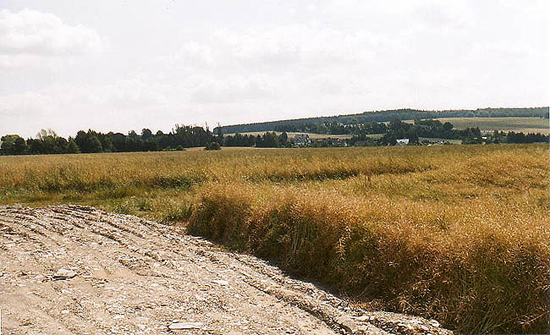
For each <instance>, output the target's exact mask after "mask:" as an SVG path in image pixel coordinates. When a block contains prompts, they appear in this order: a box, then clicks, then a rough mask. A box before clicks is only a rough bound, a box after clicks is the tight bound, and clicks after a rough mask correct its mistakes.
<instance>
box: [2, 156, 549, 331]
mask: <svg viewBox="0 0 550 335" xmlns="http://www.w3.org/2000/svg"><path fill="white" fill-rule="evenodd" d="M549 154H550V150H549V149H548V147H547V146H545V145H486V146H439V147H402V148H397V147H393V148H384V147H371V148H326V149H254V150H252V149H248V150H244V149H243V150H239V149H234V150H225V149H224V150H222V151H219V152H213V151H208V152H207V151H202V150H201V151H199V150H195V151H192V150H190V151H186V152H156V153H129V154H124V153H118V154H89V155H84V154H82V155H52V156H11V157H8V156H4V157H0V171H1V173H0V203H3V204H13V203H24V204H28V205H43V204H50V203H79V204H88V205H94V206H97V207H101V208H104V209H107V210H109V211H115V212H120V213H129V214H135V215H140V216H145V217H149V218H154V219H157V220H160V221H163V222H166V223H167V224H187V225H188V231H189V232H190V233H192V234H198V235H201V236H205V237H207V238H210V239H213V240H215V241H218V242H220V243H222V244H224V245H226V246H227V247H228V248H230V249H232V250H236V251H242V252H249V253H253V254H256V255H258V256H260V257H265V258H267V259H270V260H273V261H275V262H277V263H278V264H279V265H280V266H281V267H282V268H283V269H285V270H287V271H288V272H289V273H291V274H294V275H296V276H299V277H302V278H307V279H309V280H312V281H314V282H316V283H319V284H320V285H322V286H324V287H326V288H328V289H331V290H333V291H335V292H339V293H341V294H343V295H345V296H348V297H349V298H350V299H352V300H353V301H354V302H355V303H357V304H361V305H363V306H364V307H368V308H373V309H374V308H382V309H386V310H391V311H399V312H405V313H411V314H417V315H421V316H425V317H433V318H436V319H437V320H439V321H441V322H442V323H443V325H444V326H446V327H449V328H451V329H455V330H458V331H459V332H466V333H484V332H499V333H504V332H508V333H511V332H516V333H517V332H522V333H524V332H531V333H535V332H538V333H541V332H547V331H548V330H549V329H550V328H549V320H550V307H549V304H550V216H549V209H550V195H549V187H550V180H549V177H550V168H549Z"/></svg>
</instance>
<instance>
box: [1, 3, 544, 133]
mask: <svg viewBox="0 0 550 335" xmlns="http://www.w3.org/2000/svg"><path fill="white" fill-rule="evenodd" d="M548 3H549V2H548V1H547V0H541V1H538V0H506V1H504V0H482V1H480V0H452V1H446V0H387V1H366V0H361V1H359V0H357V1H355V0H349V1H348V0H316V1H315V0H311V1H309V0H303V1H302V0H297V1H281V0H280V1H275V0H272V1H268V0H232V1H222V0H219V1H213V0H201V1H182V0H155V1H151V0H125V1H122V0H94V1H85V0H33V1H30V0H15V1H8V0H0V135H3V134H14V133H15V134H20V135H22V136H24V137H31V136H35V134H36V133H37V132H38V131H39V130H40V129H48V128H50V129H53V130H55V131H56V132H57V133H58V134H60V135H62V136H69V135H73V136H74V134H76V132H77V131H78V130H80V129H84V130H87V129H94V130H97V131H103V132H107V131H119V132H123V133H127V132H128V131H129V130H136V131H138V133H139V132H140V131H141V129H142V128H149V129H151V130H153V131H156V130H159V129H160V130H163V131H169V130H170V129H172V128H173V126H174V125H175V124H192V125H202V126H204V125H205V124H208V125H209V126H210V128H213V127H215V126H216V125H217V124H218V123H220V124H222V125H229V124H235V123H249V122H260V121H269V120H279V119H287V118H297V117H311V116H321V115H338V114H347V113H361V112H364V111H373V110H383V109H396V108H418V109H430V110H441V109H475V108H484V107H533V106H548V105H549V104H550V67H549V60H550V49H549V42H550V41H549V36H550V31H549V22H548V19H549V17H550V16H549V15H548V14H549V7H550V5H549V4H548Z"/></svg>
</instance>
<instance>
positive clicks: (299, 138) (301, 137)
mask: <svg viewBox="0 0 550 335" xmlns="http://www.w3.org/2000/svg"><path fill="white" fill-rule="evenodd" d="M293 142H294V145H295V146H297V147H303V146H305V145H310V144H311V138H309V135H308V134H296V135H294V140H293Z"/></svg>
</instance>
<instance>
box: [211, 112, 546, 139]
mask: <svg viewBox="0 0 550 335" xmlns="http://www.w3.org/2000/svg"><path fill="white" fill-rule="evenodd" d="M548 110H549V109H548V107H532V108H481V109H475V110H444V111H426V110H415V109H398V110H383V111H375V112H364V113H360V114H348V115H338V116H324V117H312V118H303V119H292V120H281V121H272V122H260V123H249V124H238V125H231V126H223V127H221V131H222V133H224V134H232V133H247V132H259V131H287V132H311V133H318V134H336V133H333V132H331V131H329V130H327V128H328V129H330V125H333V124H334V125H344V126H346V125H355V124H365V123H369V122H389V121H391V120H395V119H399V120H416V119H440V118H450V117H542V118H548ZM214 131H217V129H214Z"/></svg>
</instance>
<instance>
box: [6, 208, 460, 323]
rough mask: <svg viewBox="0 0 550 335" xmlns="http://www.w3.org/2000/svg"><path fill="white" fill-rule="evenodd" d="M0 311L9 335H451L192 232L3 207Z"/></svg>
mask: <svg viewBox="0 0 550 335" xmlns="http://www.w3.org/2000/svg"><path fill="white" fill-rule="evenodd" d="M59 269H64V270H70V271H74V273H75V274H76V276H75V277H74V278H63V279H61V280H55V279H56V278H59V275H57V277H56V276H55V275H56V272H57V271H58V270H59ZM70 271H69V272H70ZM0 308H1V309H2V313H3V315H2V316H3V322H4V325H3V326H4V328H3V331H4V334H170V333H174V332H179V331H178V330H177V329H175V328H178V327H180V328H181V327H185V326H188V327H191V328H190V329H188V330H181V331H182V332H184V333H189V334H285V333H286V334H367V333H368V334H370V333H373V334H374V333H379V334H385V333H401V334H428V333H431V334H450V332H449V331H447V330H445V329H442V328H441V327H439V325H438V324H437V323H436V322H435V321H429V320H424V319H421V318H416V317H411V316H405V315H400V314H393V313H385V312H365V311H362V310H360V309H358V308H353V307H351V306H350V305H349V304H348V303H346V301H344V300H342V299H339V298H338V297H336V296H334V295H331V294H329V293H327V292H325V291H322V290H320V289H318V288H317V287H315V286H314V285H312V284H310V283H305V282H302V281H298V280H295V279H291V278H289V277H287V276H285V275H284V274H283V273H282V272H281V271H280V270H279V269H278V268H276V267H273V266H270V265H268V264H267V263H266V262H264V261H262V260H259V259H257V258H255V257H252V256H248V255H239V254H233V253H229V252H226V251H224V250H222V249H221V248H218V247H216V246H215V245H214V244H212V243H210V242H208V241H205V240H203V239H201V238H197V237H193V236H189V235H185V230H184V228H182V227H174V226H167V225H163V224H160V223H157V222H154V221H149V220H145V219H142V218H138V217H135V216H128V215H117V214H108V213H105V212H102V211H99V210H96V209H93V208H90V207H81V206H52V207H45V208H36V209H30V208H17V207H0Z"/></svg>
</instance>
